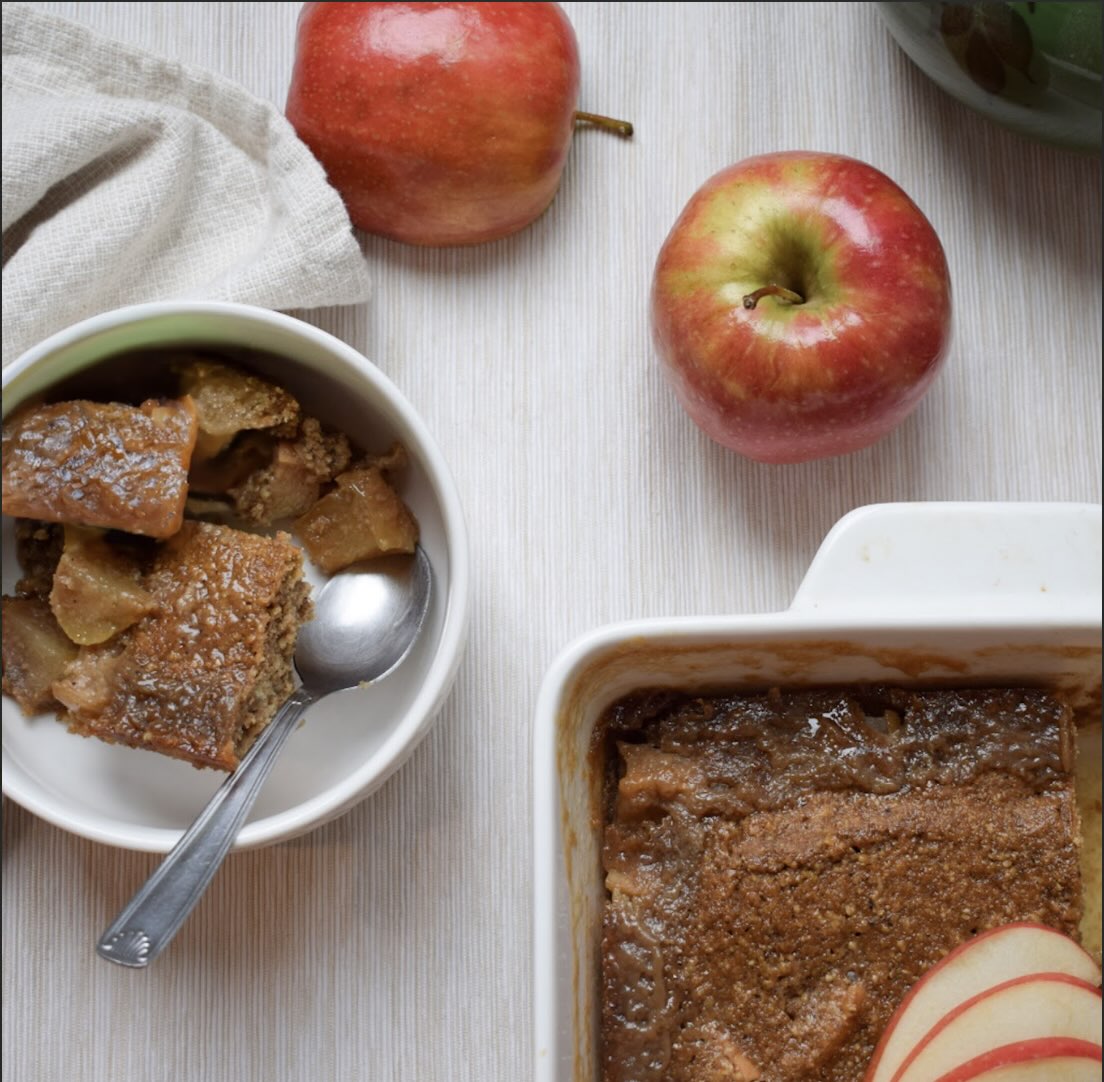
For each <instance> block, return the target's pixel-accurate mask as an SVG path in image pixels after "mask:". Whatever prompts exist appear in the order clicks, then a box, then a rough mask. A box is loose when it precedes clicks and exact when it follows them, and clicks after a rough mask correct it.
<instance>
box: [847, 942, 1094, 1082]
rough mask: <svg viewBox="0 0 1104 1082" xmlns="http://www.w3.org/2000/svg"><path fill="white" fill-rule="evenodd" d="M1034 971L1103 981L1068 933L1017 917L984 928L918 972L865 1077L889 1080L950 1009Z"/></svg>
mask: <svg viewBox="0 0 1104 1082" xmlns="http://www.w3.org/2000/svg"><path fill="white" fill-rule="evenodd" d="M1034 973H1065V974H1068V975H1069V976H1071V977H1077V978H1079V979H1081V980H1083V981H1086V982H1087V983H1089V984H1096V985H1099V984H1100V967H1099V966H1098V965H1097V964H1096V961H1095V959H1094V958H1093V957H1092V955H1090V954H1089V953H1088V952H1087V951H1085V950H1083V949H1082V948H1081V947H1079V946H1078V945H1077V944H1076V943H1075V942H1074V941H1073V940H1072V939H1070V938H1069V937H1068V936H1065V935H1062V934H1061V933H1060V932H1056V931H1055V930H1054V929H1053V928H1048V927H1046V926H1045V925H1043V924H1035V923H1031V922H1018V923H1015V924H1005V925H1002V926H1001V927H999V928H993V929H991V930H990V931H987V932H982V933H981V935H978V936H975V937H974V938H973V939H970V940H968V941H967V942H965V943H963V944H962V945H961V946H959V947H956V948H955V949H954V950H953V951H951V952H950V954H948V955H947V956H946V957H945V958H943V959H942V960H941V961H940V962H937V963H936V964H935V965H934V966H933V967H932V968H931V969H929V970H928V972H927V973H926V974H925V975H924V976H923V977H921V978H920V980H919V981H917V982H916V984H914V985H913V986H912V988H911V989H910V990H909V992H908V994H907V995H906V996H905V998H904V999H903V1000H902V1002H901V1005H900V1006H899V1007H898V1008H897V1010H896V1012H895V1013H894V1015H893V1017H892V1018H891V1019H890V1020H889V1023H888V1024H887V1026H886V1028H885V1031H884V1032H883V1033H882V1037H881V1040H880V1041H879V1042H878V1046H877V1048H876V1049H875V1050H874V1055H873V1057H872V1058H871V1061H870V1067H869V1068H868V1069H867V1073H866V1078H865V1082H890V1080H891V1079H892V1078H893V1077H894V1075H895V1074H896V1072H897V1071H898V1069H899V1068H900V1066H901V1064H902V1061H903V1060H904V1059H905V1057H906V1056H907V1055H908V1054H909V1052H910V1050H911V1049H912V1048H913V1047H914V1046H915V1045H916V1044H917V1043H918V1042H919V1041H920V1040H921V1039H922V1038H923V1037H924V1035H925V1034H926V1033H927V1032H928V1031H929V1030H930V1029H931V1027H932V1026H933V1025H935V1024H936V1023H937V1022H938V1021H939V1020H940V1019H941V1018H942V1017H944V1016H945V1015H946V1014H947V1013H948V1012H949V1011H951V1010H953V1009H954V1008H955V1007H956V1006H958V1005H959V1004H960V1003H963V1002H965V1001H966V1000H968V999H971V998H973V997H974V996H976V995H978V994H979V993H981V992H984V991H985V990H986V989H989V988H993V987H994V986H996V985H998V984H1003V983H1005V982H1006V981H1010V980H1014V979H1015V978H1017V977H1025V976H1029V975H1031V974H1034Z"/></svg>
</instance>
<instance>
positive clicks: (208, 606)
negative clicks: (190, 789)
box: [54, 522, 310, 770]
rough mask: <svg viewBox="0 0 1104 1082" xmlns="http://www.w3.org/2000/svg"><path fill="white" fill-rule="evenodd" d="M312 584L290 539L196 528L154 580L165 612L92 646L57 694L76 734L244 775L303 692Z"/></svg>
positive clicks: (163, 552) (170, 550) (166, 551)
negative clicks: (297, 677)
mask: <svg viewBox="0 0 1104 1082" xmlns="http://www.w3.org/2000/svg"><path fill="white" fill-rule="evenodd" d="M301 576H302V554H301V552H300V551H299V550H298V549H297V548H296V547H295V546H294V545H293V544H291V541H290V539H289V538H288V537H287V535H286V534H279V535H277V536H276V537H275V538H267V537H261V536H257V535H254V534H249V533H244V532H243V531H240V530H235V529H232V528H231V527H228V526H219V525H214V524H211V523H197V522H186V523H185V524H184V525H183V527H182V528H181V530H180V532H179V533H178V534H176V535H175V536H174V537H172V538H171V539H170V540H169V541H167V542H165V543H164V545H163V546H162V547H161V549H160V550H159V553H158V556H157V559H156V561H155V563H154V566H153V569H152V571H151V572H150V574H149V575H147V576H146V579H145V581H144V586H145V588H146V589H147V590H148V591H149V592H150V594H151V595H152V596H153V597H154V599H155V602H156V604H157V611H156V612H154V613H153V614H151V615H150V616H148V617H146V618H145V619H144V620H142V621H141V622H140V623H138V624H136V625H135V626H134V627H132V628H129V629H127V630H126V631H124V632H122V633H120V634H119V635H117V636H116V637H115V638H114V639H112V640H111V641H109V642H108V643H106V644H104V646H103V647H90V648H86V649H85V650H84V651H82V653H81V656H80V658H79V659H78V660H77V661H76V662H75V663H74V664H73V665H71V666H70V668H69V670H68V672H67V675H66V677H65V678H64V679H63V680H61V681H59V682H58V683H57V684H55V686H54V693H55V695H56V696H57V698H58V699H59V700H60V701H61V702H62V703H63V704H64V705H65V706H66V707H67V708H68V711H69V721H70V728H72V729H73V730H74V731H76V732H79V733H82V734H84V735H89V736H98V737H100V738H101V739H103V740H107V741H111V742H116V743H123V744H129V745H132V746H135V747H145V748H149V749H151V750H155V751H160V752H163V753H164V754H167V755H173V756H176V757H178V758H181V759H186V760H188V761H189V762H192V763H194V764H195V765H197V766H213V767H218V768H220V769H223V770H232V769H234V767H235V766H237V764H238V761H239V759H240V756H241V754H242V753H243V752H244V750H245V748H246V747H247V746H248V744H249V742H250V741H251V740H252V738H253V737H254V736H255V735H256V732H257V731H259V729H260V728H261V727H263V725H264V724H267V722H268V720H269V719H270V718H271V716H272V713H273V711H274V709H275V708H276V706H278V704H279V703H280V702H281V701H282V700H283V699H284V698H285V697H286V696H287V695H288V694H289V693H290V691H291V689H292V686H293V680H292V668H291V658H292V654H293V651H294V647H295V636H296V633H297V630H298V627H299V625H300V623H302V621H303V620H304V619H306V618H308V616H309V611H310V603H309V599H308V587H307V585H306V583H305V582H304V581H303V580H302V577H301Z"/></svg>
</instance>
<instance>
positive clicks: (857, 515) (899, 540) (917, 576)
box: [790, 503, 1101, 623]
mask: <svg viewBox="0 0 1104 1082" xmlns="http://www.w3.org/2000/svg"><path fill="white" fill-rule="evenodd" d="M1100 523H1101V516H1100V505H1099V504H1083V503H886V504H872V505H870V506H868V507H860V508H858V509H857V510H855V511H852V512H851V513H850V514H848V515H845V516H844V517H843V518H842V519H840V521H839V522H838V523H836V525H835V526H834V527H833V528H832V530H831V531H830V532H829V533H828V536H827V537H826V538H825V539H824V541H823V543H822V544H821V546H820V549H819V551H818V552H817V554H816V556H815V557H814V559H813V562H812V564H811V565H810V567H809V570H808V572H807V573H806V575H805V578H804V581H803V582H802V583H801V586H800V587H799V589H798V591H797V594H796V595H795V597H794V600H793V604H792V605H791V606H790V608H791V611H800V612H806V613H810V614H812V613H816V612H818V611H824V612H825V614H826V615H827V614H831V615H832V616H836V615H838V614H839V613H840V612H841V610H861V611H863V612H873V611H875V610H876V611H877V612H879V613H881V614H884V615H890V614H894V613H896V614H901V615H907V616H910V617H911V616H916V615H922V614H925V613H939V612H945V611H949V610H950V609H951V607H952V606H953V608H954V610H955V611H956V612H958V613H961V612H962V610H963V606H964V604H965V605H969V604H970V603H971V602H974V603H976V604H977V605H978V606H983V608H981V609H979V616H981V615H983V613H985V612H989V611H997V612H1004V611H1007V610H1008V609H1009V608H1012V607H1014V608H1015V609H1016V611H1017V612H1018V613H1023V614H1024V615H1030V616H1033V617H1035V618H1038V619H1046V620H1050V621H1055V620H1057V621H1060V622H1062V623H1066V622H1069V621H1078V622H1080V621H1081V620H1085V619H1088V620H1092V619H1095V620H1096V621H1099V620H1100V609H1101V603H1100V601H1101V545H1100Z"/></svg>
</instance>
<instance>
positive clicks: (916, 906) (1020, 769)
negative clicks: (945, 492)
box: [600, 690, 1081, 1082]
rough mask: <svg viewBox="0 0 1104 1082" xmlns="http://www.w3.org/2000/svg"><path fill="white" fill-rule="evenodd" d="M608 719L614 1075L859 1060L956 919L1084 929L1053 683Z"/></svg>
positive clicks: (606, 949) (784, 1075) (770, 1075)
mask: <svg viewBox="0 0 1104 1082" xmlns="http://www.w3.org/2000/svg"><path fill="white" fill-rule="evenodd" d="M600 732H601V734H602V737H603V739H604V740H605V741H606V744H605V749H606V756H607V758H606V762H607V764H608V770H609V773H608V776H607V785H606V797H605V799H606V807H605V821H606V825H605V832H604V843H603V865H604V868H605V871H606V886H607V889H608V891H609V898H608V901H607V905H606V909H605V915H604V922H603V937H602V1023H601V1024H602V1062H603V1079H604V1080H605V1082H629V1080H632V1082H658V1080H660V1079H662V1080H664V1082H691V1080H693V1082H702V1080H714V1079H716V1080H720V1079H726V1080H747V1082H750V1080H753V1079H760V1080H762V1082H790V1080H794V1082H797V1080H802V1082H854V1080H855V1079H858V1078H860V1077H862V1074H863V1071H864V1070H865V1068H866V1066H867V1063H868V1061H869V1057H870V1055H871V1054H872V1052H873V1050H874V1047H875V1044H876V1042H877V1039H878V1037H879V1035H880V1033H881V1030H882V1027H883V1026H884V1025H885V1023H886V1021H887V1020H888V1019H889V1017H890V1015H891V1014H892V1012H893V1010H894V1008H895V1007H896V1005H897V1003H898V1002H899V1001H900V999H901V997H902V996H903V995H904V993H905V992H906V991H907V989H908V988H909V987H910V986H911V984H913V983H914V982H915V981H916V979H917V978H918V977H919V976H920V975H921V974H922V973H923V972H924V971H925V970H927V969H928V968H929V967H930V966H931V965H932V964H933V963H934V962H935V961H937V960H938V959H939V958H940V957H942V956H943V955H944V954H946V953H947V952H948V951H949V950H950V949H952V948H953V947H954V946H956V945H957V944H958V943H959V942H961V941H963V940H965V939H966V938H968V937H969V936H970V935H972V934H973V933H975V932H976V931H978V930H981V929H983V928H988V927H993V926H996V925H999V924H1003V923H1008V922H1010V921H1013V920H1037V921H1040V922H1042V923H1045V924H1048V925H1050V926H1052V927H1054V928H1057V929H1059V930H1061V931H1063V932H1066V933H1069V934H1073V935H1076V932H1077V926H1078V920H1079V917H1080V905H1081V889H1080V872H1079V853H1078V848H1079V828H1078V811H1077V805H1076V801H1075V798H1074V790H1073V783H1072V769H1073V762H1074V754H1075V752H1074V747H1073V737H1072V721H1071V718H1070V712H1069V710H1068V708H1067V707H1066V706H1065V705H1064V704H1063V703H1061V702H1060V701H1058V700H1057V699H1055V698H1054V697H1052V696H1050V695H1048V694H1046V693H1045V692H1041V691H1023V690H1016V691H1008V690H995V691H963V692H951V691H937V692H906V691H893V690H890V691H885V690H883V691H877V692H874V691H868V692H862V693H861V694H859V693H848V692H840V691H826V692H778V691H774V692H771V693H770V694H767V695H758V696H719V697H707V698H692V697H688V696H685V695H679V694H674V693H648V694H642V695H639V696H634V697H630V698H628V699H626V700H623V701H622V702H620V703H618V704H615V706H614V707H613V708H612V709H611V710H610V711H609V712H608V714H607V716H606V718H605V721H604V724H603V726H602V727H601V728H600Z"/></svg>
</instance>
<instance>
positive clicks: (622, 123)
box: [575, 113, 633, 139]
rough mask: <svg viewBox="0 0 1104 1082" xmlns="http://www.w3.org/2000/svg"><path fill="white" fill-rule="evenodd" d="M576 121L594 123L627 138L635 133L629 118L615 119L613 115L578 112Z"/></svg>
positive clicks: (595, 125) (597, 126)
mask: <svg viewBox="0 0 1104 1082" xmlns="http://www.w3.org/2000/svg"><path fill="white" fill-rule="evenodd" d="M575 123H576V124H592V125H593V126H594V127H596V128H604V129H605V130H606V131H611V132H613V133H614V134H616V135H623V136H624V137H625V138H626V139H627V138H629V136H630V135H632V133H633V126H632V125H631V124H630V123H629V122H628V121H627V120H614V119H613V117H611V116H600V115H599V114H598V113H576V114H575Z"/></svg>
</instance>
